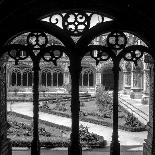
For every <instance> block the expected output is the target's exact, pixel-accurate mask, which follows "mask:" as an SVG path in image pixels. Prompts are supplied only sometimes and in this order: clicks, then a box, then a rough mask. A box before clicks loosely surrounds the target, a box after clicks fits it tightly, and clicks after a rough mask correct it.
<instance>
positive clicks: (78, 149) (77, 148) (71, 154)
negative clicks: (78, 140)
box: [68, 144, 82, 155]
mask: <svg viewBox="0 0 155 155" xmlns="http://www.w3.org/2000/svg"><path fill="white" fill-rule="evenodd" d="M75 154H76V155H82V146H81V145H80V144H79V145H75V144H71V145H70V146H69V147H68V155H75Z"/></svg>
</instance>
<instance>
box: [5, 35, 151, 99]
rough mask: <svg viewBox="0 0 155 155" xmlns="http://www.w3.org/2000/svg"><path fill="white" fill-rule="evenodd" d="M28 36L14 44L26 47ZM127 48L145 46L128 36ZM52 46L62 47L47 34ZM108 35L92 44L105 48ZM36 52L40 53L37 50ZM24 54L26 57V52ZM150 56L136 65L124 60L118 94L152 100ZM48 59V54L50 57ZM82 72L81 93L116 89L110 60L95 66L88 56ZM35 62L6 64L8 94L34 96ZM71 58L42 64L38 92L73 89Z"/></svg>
mask: <svg viewBox="0 0 155 155" xmlns="http://www.w3.org/2000/svg"><path fill="white" fill-rule="evenodd" d="M27 35H28V34H27V33H26V34H22V35H20V36H18V37H17V38H15V39H14V40H13V41H12V43H14V44H19V43H20V44H23V45H25V44H26V39H25V38H26V37H27ZM126 35H127V37H128V45H145V43H144V42H143V41H142V40H140V39H139V38H138V37H136V36H134V35H132V34H128V33H126ZM48 37H49V44H51V45H62V43H61V42H60V41H59V40H58V39H56V38H55V37H53V36H51V35H48ZM106 37H107V34H104V35H100V36H99V37H96V38H95V39H94V40H93V41H92V42H91V44H92V45H105V44H106V43H105V40H106ZM36 52H37V51H36ZM21 55H23V56H24V55H25V53H24V52H22V53H21ZM147 56H148V55H146V54H144V56H143V57H142V58H141V59H140V60H139V61H138V64H137V66H136V65H135V64H134V63H133V62H127V61H125V60H122V61H121V63H120V72H119V91H120V93H123V94H125V95H130V96H131V98H138V99H141V98H149V87H150V86H149V81H150V67H149V63H147V62H146V61H145V59H146V57H147ZM47 57H48V55H47ZM81 64H82V71H81V74H80V83H79V86H80V93H88V94H91V95H92V96H94V95H95V94H96V88H97V86H103V88H104V89H105V90H108V91H112V90H113V86H114V80H113V71H112V68H113V63H112V61H111V60H108V61H102V62H100V63H99V64H98V65H96V61H95V60H94V59H93V58H92V57H91V56H90V53H87V54H86V55H85V57H84V58H83V59H82V62H81ZM32 66H33V65H32V61H31V59H30V58H29V57H28V58H27V59H25V60H23V61H20V62H19V63H18V64H15V61H14V60H13V59H12V58H9V59H8V61H7V70H6V73H7V90H8V92H9V93H14V92H18V93H32V85H33V82H32V81H33V80H32V79H33V69H32V68H33V67H32ZM69 66H70V62H69V58H68V57H67V56H66V55H65V54H63V56H62V57H61V58H60V59H59V60H58V61H57V66H55V64H53V62H45V61H43V60H41V62H40V72H39V89H40V92H44V93H47V94H55V93H56V94H66V93H69V92H70V89H71V77H70V72H69Z"/></svg>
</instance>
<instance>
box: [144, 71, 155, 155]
mask: <svg viewBox="0 0 155 155" xmlns="http://www.w3.org/2000/svg"><path fill="white" fill-rule="evenodd" d="M154 103H155V68H154V69H151V73H150V100H149V122H148V123H147V130H148V135H147V139H145V140H144V141H145V143H144V145H143V155H155V104H154Z"/></svg>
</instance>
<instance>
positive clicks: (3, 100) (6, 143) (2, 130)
mask: <svg viewBox="0 0 155 155" xmlns="http://www.w3.org/2000/svg"><path fill="white" fill-rule="evenodd" d="M6 86H7V85H6V66H5V62H4V60H3V58H1V59H0V155H11V154H12V147H11V141H10V139H8V138H7V130H8V128H9V124H8V122H7V88H6Z"/></svg>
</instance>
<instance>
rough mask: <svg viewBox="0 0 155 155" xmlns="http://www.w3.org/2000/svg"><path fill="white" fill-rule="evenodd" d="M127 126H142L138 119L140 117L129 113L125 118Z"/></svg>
mask: <svg viewBox="0 0 155 155" xmlns="http://www.w3.org/2000/svg"><path fill="white" fill-rule="evenodd" d="M125 121H126V122H125V126H128V127H133V128H134V127H142V124H141V123H140V122H139V121H138V119H137V118H136V117H135V116H134V115H133V113H132V114H130V113H128V116H127V117H126V119H125Z"/></svg>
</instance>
